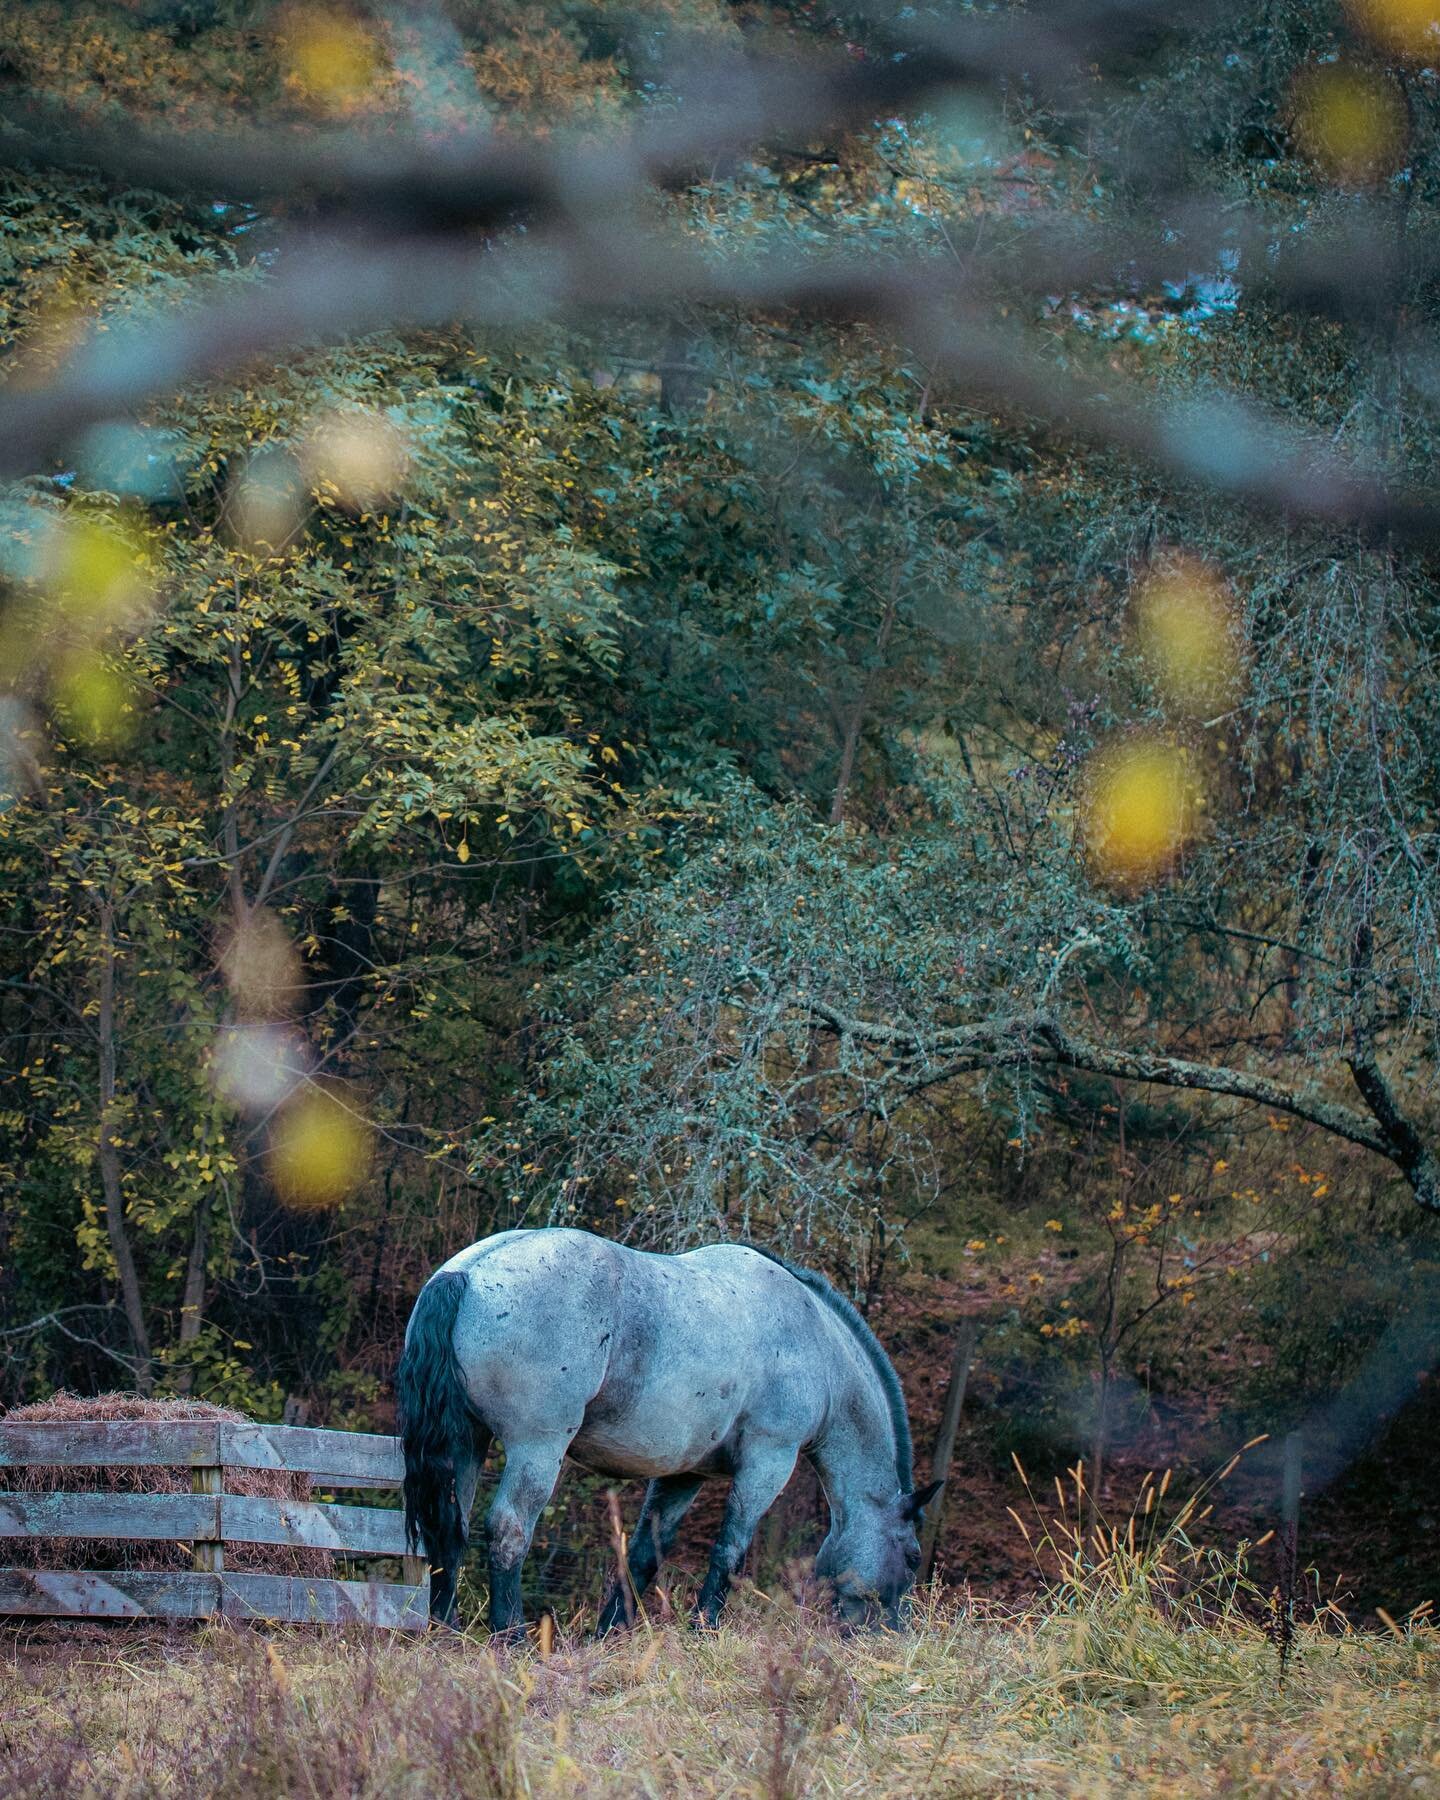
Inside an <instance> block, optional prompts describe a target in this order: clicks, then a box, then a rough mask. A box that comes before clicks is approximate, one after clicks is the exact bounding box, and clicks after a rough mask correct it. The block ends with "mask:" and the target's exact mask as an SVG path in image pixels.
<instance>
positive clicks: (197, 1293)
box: [175, 1201, 210, 1394]
mask: <svg viewBox="0 0 1440 1800" xmlns="http://www.w3.org/2000/svg"><path fill="white" fill-rule="evenodd" d="M209 1247H210V1206H209V1202H208V1201H202V1202H201V1203H200V1206H199V1208H198V1209H197V1211H196V1213H195V1232H194V1235H193V1236H192V1237H191V1239H190V1258H189V1261H188V1262H187V1263H186V1265H185V1291H184V1293H183V1294H182V1295H181V1298H180V1337H179V1342H180V1366H179V1369H178V1371H177V1375H176V1382H175V1388H176V1392H177V1393H181V1394H188V1393H189V1392H190V1390H191V1388H192V1387H194V1385H195V1365H194V1364H193V1363H192V1362H187V1361H186V1359H185V1351H186V1349H187V1348H188V1347H189V1346H190V1345H191V1344H193V1343H194V1342H195V1340H196V1339H197V1338H198V1337H199V1335H200V1326H201V1323H202V1322H203V1320H204V1317H205V1257H206V1253H207V1251H208V1250H209Z"/></svg>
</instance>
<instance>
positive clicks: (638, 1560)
mask: <svg viewBox="0 0 1440 1800" xmlns="http://www.w3.org/2000/svg"><path fill="white" fill-rule="evenodd" d="M702 1480H703V1477H701V1476H699V1475H662V1476H661V1477H660V1478H659V1479H658V1480H657V1481H652V1482H651V1483H650V1485H649V1487H647V1488H646V1490H645V1501H644V1504H643V1505H642V1506H641V1508H640V1517H639V1518H638V1519H637V1520H636V1521H635V1532H634V1535H633V1537H632V1538H631V1540H630V1549H629V1552H628V1554H627V1556H626V1558H625V1561H626V1564H627V1566H628V1568H629V1571H630V1576H629V1579H630V1591H631V1592H633V1594H634V1597H635V1598H636V1599H637V1600H638V1599H640V1598H641V1597H642V1596H643V1595H644V1593H645V1591H646V1589H647V1588H648V1587H649V1586H650V1583H651V1582H652V1581H653V1580H654V1579H655V1573H656V1571H657V1570H658V1569H659V1567H660V1562H661V1559H662V1557H665V1556H667V1555H668V1554H669V1552H670V1549H671V1546H672V1545H673V1544H674V1542H675V1533H676V1532H677V1531H678V1530H679V1529H680V1521H681V1520H682V1519H683V1518H684V1517H685V1514H686V1512H687V1510H688V1509H689V1506H690V1502H691V1501H692V1500H693V1499H694V1498H695V1496H696V1494H698V1493H699V1491H700V1487H701V1484H702ZM628 1598H629V1593H627V1590H626V1587H625V1584H624V1582H623V1580H622V1579H620V1578H619V1577H617V1578H616V1581H615V1583H614V1585H613V1586H612V1587H611V1589H610V1593H609V1595H608V1597H607V1599H606V1601H605V1604H604V1606H603V1607H601V1609H600V1618H599V1622H598V1623H597V1625H596V1627H595V1631H596V1635H597V1636H599V1637H603V1636H604V1635H605V1633H606V1632H607V1631H613V1630H614V1629H615V1627H616V1626H617V1625H623V1624H624V1623H625V1622H626V1616H627V1613H628V1612H629V1608H628V1607H627V1605H626V1601H627V1599H628Z"/></svg>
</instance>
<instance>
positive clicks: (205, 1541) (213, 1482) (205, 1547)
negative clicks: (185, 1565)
mask: <svg viewBox="0 0 1440 1800" xmlns="http://www.w3.org/2000/svg"><path fill="white" fill-rule="evenodd" d="M223 1487H224V1479H223V1471H222V1469H221V1467H220V1465H219V1464H218V1463H198V1464H196V1465H195V1466H194V1467H192V1469H191V1470H190V1492H191V1493H192V1494H218V1493H220V1491H221V1489H222V1488H223ZM215 1511H216V1514H217V1515H218V1514H219V1511H220V1508H219V1505H218V1503H217V1505H216V1508H215ZM215 1529H216V1531H219V1530H220V1529H221V1525H220V1521H219V1518H218V1516H217V1518H216V1522H215ZM190 1566H191V1567H192V1568H193V1569H195V1570H197V1571H198V1572H199V1573H200V1574H202V1575H221V1574H223V1573H224V1572H225V1540H224V1539H223V1538H196V1539H195V1542H194V1545H193V1546H192V1548H191V1551H190Z"/></svg>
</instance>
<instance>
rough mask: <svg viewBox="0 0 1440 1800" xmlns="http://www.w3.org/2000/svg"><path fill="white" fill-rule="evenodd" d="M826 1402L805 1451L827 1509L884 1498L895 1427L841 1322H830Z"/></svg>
mask: <svg viewBox="0 0 1440 1800" xmlns="http://www.w3.org/2000/svg"><path fill="white" fill-rule="evenodd" d="M834 1325H835V1329H836V1332H837V1334H838V1340H839V1342H838V1347H839V1354H838V1355H837V1356H836V1357H834V1358H833V1359H832V1367H831V1371H830V1390H831V1391H830V1405H829V1408H828V1416H827V1418H826V1422H825V1425H824V1428H823V1429H822V1431H821V1432H820V1435H819V1437H818V1438H817V1439H816V1440H815V1443H814V1445H813V1447H812V1450H811V1454H812V1456H813V1458H814V1461H815V1466H816V1468H817V1469H818V1470H819V1472H820V1479H821V1481H822V1483H823V1484H824V1487H825V1494H826V1497H827V1498H828V1500H829V1502H830V1509H831V1511H832V1513H839V1514H841V1515H842V1516H843V1514H845V1513H846V1512H849V1511H850V1510H852V1508H854V1507H855V1506H858V1505H861V1504H863V1503H865V1502H872V1501H877V1500H884V1499H888V1498H889V1497H890V1494H891V1492H892V1491H893V1490H894V1488H895V1486H896V1473H895V1449H896V1446H895V1426H894V1421H893V1420H892V1419H891V1417H890V1402H889V1399H888V1397H887V1395H886V1393H885V1384H884V1383H883V1382H882V1381H881V1379H880V1375H879V1372H878V1371H877V1369H876V1368H875V1365H874V1364H873V1363H872V1362H871V1360H870V1358H869V1356H868V1355H867V1354H866V1352H865V1348H864V1346H863V1345H862V1344H860V1343H859V1342H857V1341H856V1338H855V1335H854V1333H853V1332H852V1331H851V1330H850V1328H849V1327H848V1326H847V1325H846V1324H845V1323H844V1321H843V1320H841V1319H839V1318H836V1319H835V1320H834Z"/></svg>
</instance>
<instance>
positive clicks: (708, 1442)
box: [570, 1408, 734, 1479]
mask: <svg viewBox="0 0 1440 1800" xmlns="http://www.w3.org/2000/svg"><path fill="white" fill-rule="evenodd" d="M733 1427H734V1420H733V1418H732V1417H731V1416H729V1415H728V1414H727V1415H721V1416H715V1417H711V1418H691V1419H681V1418H673V1417H669V1418H667V1417H666V1416H665V1414H664V1412H663V1410H660V1409H652V1410H650V1411H649V1412H648V1413H647V1412H644V1411H641V1412H639V1413H637V1414H633V1415H631V1414H625V1415H620V1416H613V1415H610V1414H608V1413H606V1412H605V1411H604V1410H603V1408H601V1409H599V1410H598V1411H596V1412H595V1416H591V1414H587V1415H586V1419H585V1423H584V1424H583V1425H582V1426H581V1428H580V1430H579V1431H578V1432H577V1433H576V1435H575V1439H574V1442H573V1443H572V1444H571V1446H570V1456H571V1458H572V1459H573V1460H574V1461H575V1462H577V1463H579V1464H580V1466H581V1467H582V1468H585V1469H590V1470H592V1471H593V1472H594V1473H595V1474H597V1475H616V1476H622V1477H624V1476H643V1477H645V1478H647V1479H648V1478H651V1477H653V1476H656V1475H688V1474H696V1475H702V1474H703V1475H722V1474H728V1473H729V1471H730V1455H729V1449H730V1441H731V1435H732V1432H733Z"/></svg>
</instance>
